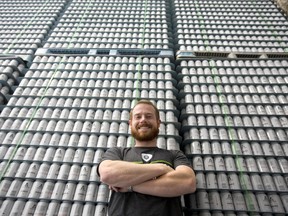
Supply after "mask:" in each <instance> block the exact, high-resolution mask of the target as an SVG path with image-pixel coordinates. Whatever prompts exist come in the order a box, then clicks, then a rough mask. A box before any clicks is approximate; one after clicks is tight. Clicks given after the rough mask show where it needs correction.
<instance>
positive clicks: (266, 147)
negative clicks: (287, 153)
mask: <svg viewBox="0 0 288 216" xmlns="http://www.w3.org/2000/svg"><path fill="white" fill-rule="evenodd" d="M277 144H278V143H277ZM261 146H262V149H263V153H264V155H267V156H271V155H274V152H273V148H272V147H271V146H273V143H272V144H270V143H266V142H264V143H262V144H261ZM281 152H283V151H282V150H281Z"/></svg>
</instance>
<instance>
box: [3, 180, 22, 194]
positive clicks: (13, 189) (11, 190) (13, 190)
mask: <svg viewBox="0 0 288 216" xmlns="http://www.w3.org/2000/svg"><path fill="white" fill-rule="evenodd" d="M22 182H23V181H22V180H19V179H15V180H13V181H12V183H11V186H10V187H8V188H7V193H6V196H17V194H18V191H19V190H20V187H21V185H22ZM6 183H7V182H6ZM4 184H5V183H4ZM1 191H2V193H3V192H4V191H5V190H3V189H2V188H1Z"/></svg>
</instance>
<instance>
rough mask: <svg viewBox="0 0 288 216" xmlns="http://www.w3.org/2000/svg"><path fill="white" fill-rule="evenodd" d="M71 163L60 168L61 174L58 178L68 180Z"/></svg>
mask: <svg viewBox="0 0 288 216" xmlns="http://www.w3.org/2000/svg"><path fill="white" fill-rule="evenodd" d="M70 168H71V167H70V165H69V164H62V165H61V167H60V170H59V174H58V176H57V179H61V180H67V179H68V176H69V172H70Z"/></svg>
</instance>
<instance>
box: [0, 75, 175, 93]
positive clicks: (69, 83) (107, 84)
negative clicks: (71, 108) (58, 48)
mask: <svg viewBox="0 0 288 216" xmlns="http://www.w3.org/2000/svg"><path fill="white" fill-rule="evenodd" d="M139 76H141V77H142V75H141V74H139ZM0 78H1V77H0ZM82 78H83V79H84V80H81V81H80V80H77V81H76V79H75V80H72V79H59V80H57V79H53V80H52V81H51V82H50V83H49V79H47V78H46V79H41V78H38V79H37V78H34V79H27V78H25V79H24V81H23V80H22V82H21V87H22V88H23V87H26V88H27V86H28V88H27V91H29V88H32V87H34V88H33V89H38V91H39V90H40V89H39V87H42V88H44V87H43V86H49V88H51V89H54V91H56V90H57V89H58V91H61V90H62V91H64V90H66V91H70V90H71V89H72V88H73V86H74V83H75V84H76V85H79V86H80V87H82V90H83V91H85V90H86V89H85V88H90V90H91V92H92V89H93V88H116V89H117V88H119V89H129V88H133V89H134V88H140V89H147V88H149V89H157V90H161V89H165V90H169V89H170V90H171V89H173V87H174V86H173V82H172V81H168V80H167V81H163V80H156V81H155V80H140V79H139V80H128V79H127V80H123V79H119V78H118V80H119V81H118V80H117V78H115V79H114V78H112V79H113V80H107V79H105V80H96V81H95V80H92V79H91V80H87V79H89V78H87V77H86V78H85V77H82ZM77 79H81V78H80V77H78V78H77ZM85 79H86V80H85ZM26 80H27V81H28V83H27V81H26ZM7 82H8V81H7ZM79 82H80V83H79ZM26 83H27V85H23V84H26ZM78 83H79V84H78ZM37 87H38V88H37ZM67 87H68V88H70V89H65V88H67ZM91 88H92V89H91ZM33 89H30V90H31V91H33ZM84 89H85V90H84ZM116 89H115V91H116ZM79 90H80V89H79ZM63 94H64V95H65V92H63ZM77 96H79V95H78V94H77Z"/></svg>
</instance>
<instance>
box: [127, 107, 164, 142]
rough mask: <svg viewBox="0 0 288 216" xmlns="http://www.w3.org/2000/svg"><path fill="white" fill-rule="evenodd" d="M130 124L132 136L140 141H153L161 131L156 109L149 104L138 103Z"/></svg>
mask: <svg viewBox="0 0 288 216" xmlns="http://www.w3.org/2000/svg"><path fill="white" fill-rule="evenodd" d="M129 124H130V127H131V133H132V136H133V137H134V138H135V139H136V140H139V141H151V140H153V139H154V138H156V137H157V135H158V133H159V126H160V120H157V118H156V113H155V110H154V108H153V107H152V106H151V105H149V104H138V105H136V106H135V107H134V109H133V113H132V118H131V120H130V121H129Z"/></svg>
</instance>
